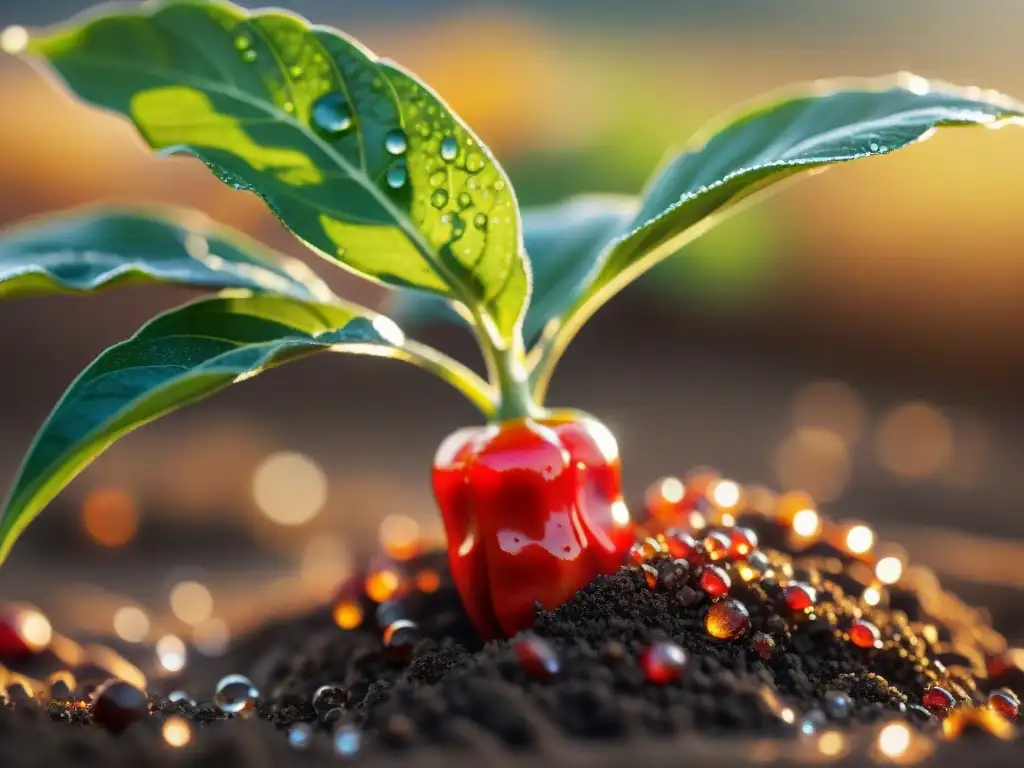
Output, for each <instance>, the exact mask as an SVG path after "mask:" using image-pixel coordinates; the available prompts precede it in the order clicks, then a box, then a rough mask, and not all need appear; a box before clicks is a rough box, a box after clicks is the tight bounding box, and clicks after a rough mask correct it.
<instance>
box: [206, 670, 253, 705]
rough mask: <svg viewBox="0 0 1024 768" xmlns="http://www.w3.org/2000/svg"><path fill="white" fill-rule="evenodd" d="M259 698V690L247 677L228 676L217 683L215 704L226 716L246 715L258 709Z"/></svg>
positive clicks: (214, 695)
mask: <svg viewBox="0 0 1024 768" xmlns="http://www.w3.org/2000/svg"><path fill="white" fill-rule="evenodd" d="M259 696H260V692H259V690H258V689H257V688H256V686H255V685H253V683H252V681H251V680H250V679H249V678H247V677H246V676H245V675H227V676H226V677H222V678H221V679H220V682H219V683H217V690H216V691H215V692H214V694H213V703H214V705H216V707H217V709H219V710H220V711H221V712H224V713H225V714H228V715H238V714H246V713H248V712H251V711H252V710H253V709H254V708H255V707H256V699H258V698H259Z"/></svg>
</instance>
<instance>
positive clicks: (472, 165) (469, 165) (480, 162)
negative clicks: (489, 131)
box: [466, 154, 484, 173]
mask: <svg viewBox="0 0 1024 768" xmlns="http://www.w3.org/2000/svg"><path fill="white" fill-rule="evenodd" d="M483 168H484V159H483V158H482V157H480V155H476V154H473V155H470V156H469V157H467V158H466V170H467V171H469V172H470V173H480V171H482V170H483Z"/></svg>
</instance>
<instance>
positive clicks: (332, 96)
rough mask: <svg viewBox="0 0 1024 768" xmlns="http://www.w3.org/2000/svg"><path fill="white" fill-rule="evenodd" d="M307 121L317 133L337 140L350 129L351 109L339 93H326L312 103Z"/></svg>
mask: <svg viewBox="0 0 1024 768" xmlns="http://www.w3.org/2000/svg"><path fill="white" fill-rule="evenodd" d="M309 121H310V123H311V124H312V126H313V129H314V130H315V131H317V133H319V134H321V135H322V136H325V137H327V138H330V139H333V138H337V137H338V136H340V135H341V134H343V133H345V132H346V131H348V130H349V129H350V128H351V127H352V122H353V121H352V108H351V107H350V106H349V103H348V102H347V101H346V100H345V97H343V96H342V95H341V94H340V93H327V94H324V95H323V96H321V97H320V98H319V99H317V100H316V101H315V102H313V108H312V110H311V111H310V116H309Z"/></svg>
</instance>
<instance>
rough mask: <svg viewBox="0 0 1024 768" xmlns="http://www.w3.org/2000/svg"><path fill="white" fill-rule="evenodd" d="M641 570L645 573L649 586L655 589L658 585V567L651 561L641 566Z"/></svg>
mask: <svg viewBox="0 0 1024 768" xmlns="http://www.w3.org/2000/svg"><path fill="white" fill-rule="evenodd" d="M640 570H641V571H643V573H644V578H645V579H647V586H648V587H649V588H651V589H654V588H655V587H656V586H658V569H657V568H655V567H654V566H653V565H651V564H650V563H644V564H643V565H641V566H640Z"/></svg>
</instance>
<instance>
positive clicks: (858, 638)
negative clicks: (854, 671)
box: [848, 619, 882, 648]
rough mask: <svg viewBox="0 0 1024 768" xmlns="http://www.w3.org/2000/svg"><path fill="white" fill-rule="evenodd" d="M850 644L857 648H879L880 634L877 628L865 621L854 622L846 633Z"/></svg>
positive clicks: (880, 643) (880, 642)
mask: <svg viewBox="0 0 1024 768" xmlns="http://www.w3.org/2000/svg"><path fill="white" fill-rule="evenodd" d="M848 634H849V635H850V642H851V643H853V644H854V645H856V646H857V647H858V648H881V647H882V634H881V632H879V631H878V627H876V626H875V625H874V624H872V623H871V622H870V621H866V620H865V619H859V620H858V621H855V622H854V624H853V626H852V627H850V631H849V633H848Z"/></svg>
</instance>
